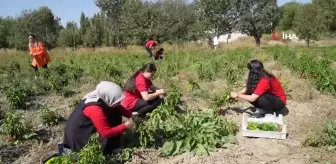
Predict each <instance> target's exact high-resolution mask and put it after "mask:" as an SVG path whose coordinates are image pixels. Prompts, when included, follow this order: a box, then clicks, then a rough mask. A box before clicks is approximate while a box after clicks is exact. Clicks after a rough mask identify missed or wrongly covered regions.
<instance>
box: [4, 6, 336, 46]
mask: <svg viewBox="0 0 336 164" xmlns="http://www.w3.org/2000/svg"><path fill="white" fill-rule="evenodd" d="M94 2H95V4H96V6H97V7H99V8H100V12H99V13H97V14H95V15H94V16H92V17H87V16H86V15H85V13H82V14H81V16H80V23H79V24H76V23H75V22H74V21H71V22H67V24H66V25H65V26H62V25H61V23H60V20H61V19H60V18H59V17H57V16H55V15H54V13H53V12H52V10H51V9H50V8H48V7H46V6H42V7H40V8H38V9H34V10H23V11H22V12H21V14H20V15H19V16H17V17H6V18H4V17H0V48H15V49H20V50H25V49H27V48H28V43H27V42H28V40H27V38H28V35H29V33H33V34H36V35H37V36H38V37H39V38H41V39H42V40H43V41H44V42H45V43H46V45H47V46H48V47H49V48H54V47H100V46H118V47H122V46H125V45H143V44H144V43H145V42H146V40H148V39H155V40H158V41H159V42H166V43H182V42H189V41H197V40H199V39H201V38H212V37H214V36H215V35H221V34H226V33H231V32H235V31H240V32H242V33H245V34H247V35H249V36H252V37H254V38H255V42H256V44H257V45H259V44H260V40H261V38H262V36H263V35H264V34H271V33H272V32H273V31H275V30H285V31H293V32H295V34H296V35H297V36H298V37H299V38H300V39H304V40H306V41H307V43H309V41H310V40H318V39H319V38H320V37H321V36H327V37H330V36H334V35H335V33H336V0H313V1H312V3H309V4H300V3H296V2H290V3H286V4H284V5H282V6H280V7H279V6H277V4H276V0H194V1H192V2H190V0H189V1H188V0H159V1H155V2H153V1H143V0H95V1H94Z"/></svg>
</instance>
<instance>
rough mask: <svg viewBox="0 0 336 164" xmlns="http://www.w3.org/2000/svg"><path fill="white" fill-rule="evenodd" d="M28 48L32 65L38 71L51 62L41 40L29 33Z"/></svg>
mask: <svg viewBox="0 0 336 164" xmlns="http://www.w3.org/2000/svg"><path fill="white" fill-rule="evenodd" d="M29 50H30V55H31V56H32V57H33V62H32V67H33V68H34V70H35V72H36V73H38V69H39V68H48V63H49V62H51V59H50V56H49V54H48V52H47V49H46V47H45V45H44V43H43V42H42V41H40V40H39V39H38V38H37V37H36V36H35V35H33V34H30V35H29Z"/></svg>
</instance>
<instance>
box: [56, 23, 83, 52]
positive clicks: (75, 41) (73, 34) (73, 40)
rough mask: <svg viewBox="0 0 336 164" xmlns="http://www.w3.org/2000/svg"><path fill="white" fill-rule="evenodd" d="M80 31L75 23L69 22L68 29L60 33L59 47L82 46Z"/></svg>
mask: <svg viewBox="0 0 336 164" xmlns="http://www.w3.org/2000/svg"><path fill="white" fill-rule="evenodd" d="M80 43H81V40H80V31H79V29H78V27H77V24H76V23H75V22H68V23H67V24H66V27H65V28H64V29H62V30H61V31H60V34H59V37H58V39H57V44H58V46H62V47H77V46H78V45H80Z"/></svg>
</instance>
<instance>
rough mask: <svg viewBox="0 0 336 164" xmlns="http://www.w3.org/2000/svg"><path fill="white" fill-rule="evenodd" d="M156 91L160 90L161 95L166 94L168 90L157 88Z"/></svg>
mask: <svg viewBox="0 0 336 164" xmlns="http://www.w3.org/2000/svg"><path fill="white" fill-rule="evenodd" d="M156 92H158V93H159V94H160V95H165V94H166V91H165V90H164V89H159V90H156Z"/></svg>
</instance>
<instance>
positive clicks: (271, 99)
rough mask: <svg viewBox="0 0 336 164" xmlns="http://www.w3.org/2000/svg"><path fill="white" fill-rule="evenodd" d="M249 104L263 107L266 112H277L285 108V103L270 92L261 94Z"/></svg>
mask: <svg viewBox="0 0 336 164" xmlns="http://www.w3.org/2000/svg"><path fill="white" fill-rule="evenodd" d="M251 104H252V105H253V106H254V107H255V108H260V109H263V110H264V111H265V112H266V113H273V112H279V111H280V110H282V109H283V108H285V104H284V103H283V102H282V101H281V100H280V99H279V98H278V97H276V96H274V95H272V94H263V95H261V96H260V97H259V98H258V99H257V100H256V101H254V102H252V103H251Z"/></svg>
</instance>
